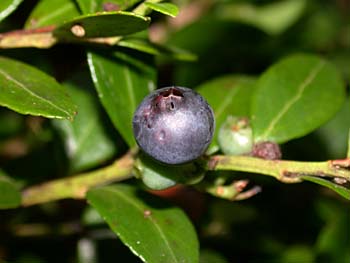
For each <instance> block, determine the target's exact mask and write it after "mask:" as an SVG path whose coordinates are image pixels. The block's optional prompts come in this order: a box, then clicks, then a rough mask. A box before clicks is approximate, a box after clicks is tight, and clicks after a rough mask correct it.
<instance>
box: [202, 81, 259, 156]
mask: <svg viewBox="0 0 350 263" xmlns="http://www.w3.org/2000/svg"><path fill="white" fill-rule="evenodd" d="M255 84H256V81H255V78H253V77H248V76H240V75H227V76H222V77H218V78H215V79H213V80H210V81H208V82H205V83H203V84H202V85H200V86H199V87H197V88H196V90H197V91H198V92H199V93H200V94H202V95H203V96H204V98H206V100H207V101H208V103H209V104H210V106H211V107H212V109H213V111H214V114H215V124H216V128H215V133H214V137H213V141H212V143H211V145H210V146H209V153H213V152H215V151H217V150H218V149H219V146H218V143H217V135H218V132H219V128H220V127H221V125H222V124H223V123H224V121H225V119H226V117H227V116H228V115H233V116H238V117H247V116H249V114H250V112H249V111H250V101H251V97H252V94H253V93H254V88H255Z"/></svg>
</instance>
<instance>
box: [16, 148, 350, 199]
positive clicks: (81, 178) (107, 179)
mask: <svg viewBox="0 0 350 263" xmlns="http://www.w3.org/2000/svg"><path fill="white" fill-rule="evenodd" d="M134 158H135V156H134V153H128V154H126V155H125V156H123V157H122V158H121V159H118V160H117V161H115V162H114V163H113V164H112V165H110V166H107V167H104V168H102V169H98V170H96V171H92V172H87V173H83V174H78V175H76V176H73V177H68V178H62V179H58V180H54V181H50V182H46V183H43V184H41V185H34V186H32V187H29V188H27V189H25V190H24V191H23V195H22V205H23V206H30V205H35V204H41V203H45V202H50V201H55V200H60V199H65V198H76V199H79V198H84V197H85V193H86V192H87V191H88V190H89V189H90V188H92V187H94V186H97V185H101V184H107V183H111V182H117V181H122V180H125V179H128V178H130V177H132V169H133V164H134ZM348 163H349V159H345V160H332V161H325V162H298V161H284V160H274V161H271V160H264V159H259V158H254V157H248V156H223V155H216V156H212V157H211V158H210V159H209V160H208V161H207V162H206V165H207V169H208V170H212V171H219V170H230V171H241V172H250V173H256V174H263V175H268V176H272V177H274V178H276V179H277V180H279V181H281V182H283V183H299V182H301V181H302V178H301V177H302V176H304V175H312V176H318V177H330V178H343V179H344V180H346V181H350V170H349V167H348V166H347V165H346V164H348ZM340 164H343V165H340ZM344 166H345V167H344ZM232 189H234V190H236V188H232ZM232 189H231V191H232ZM216 190H217V189H216ZM255 190H256V191H255ZM255 190H254V191H252V192H251V193H249V192H248V194H246V195H247V196H249V194H255V193H256V192H257V191H258V190H259V189H258V188H256V189H255ZM235 192H236V191H235ZM243 193H244V192H242V193H240V192H239V191H237V194H238V195H239V194H243ZM234 195H235V194H234ZM242 198H243V199H244V198H246V196H245V195H242V196H240V197H239V196H236V199H242Z"/></svg>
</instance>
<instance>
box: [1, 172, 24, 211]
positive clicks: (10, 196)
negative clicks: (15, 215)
mask: <svg viewBox="0 0 350 263" xmlns="http://www.w3.org/2000/svg"><path fill="white" fill-rule="evenodd" d="M0 193H1V194H0V209H8V208H16V207H18V206H19V205H20V204H21V193H20V192H19V191H18V189H17V186H16V185H15V184H14V183H13V182H12V181H11V180H10V179H9V178H7V177H6V176H5V174H4V173H3V172H2V171H0Z"/></svg>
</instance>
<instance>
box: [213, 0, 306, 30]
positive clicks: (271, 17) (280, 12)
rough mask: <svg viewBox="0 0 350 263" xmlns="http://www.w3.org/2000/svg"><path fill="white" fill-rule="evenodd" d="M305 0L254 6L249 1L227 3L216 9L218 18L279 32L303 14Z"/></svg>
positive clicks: (286, 0) (290, 0) (287, 0)
mask: <svg viewBox="0 0 350 263" xmlns="http://www.w3.org/2000/svg"><path fill="white" fill-rule="evenodd" d="M305 7H306V1H305V0H285V1H277V2H273V3H269V4H266V5H264V6H255V5H253V4H251V3H244V2H242V3H229V4H225V5H223V6H222V7H221V8H219V9H218V14H219V15H220V18H225V19H230V20H234V21H239V22H243V23H246V24H250V25H254V26H256V27H257V28H260V29H262V30H264V31H265V32H267V33H269V34H279V33H282V32H283V31H285V30H286V29H287V28H288V27H290V26H291V25H292V24H294V23H295V22H296V21H297V20H298V19H299V18H300V17H301V15H302V14H303V12H304V10H305Z"/></svg>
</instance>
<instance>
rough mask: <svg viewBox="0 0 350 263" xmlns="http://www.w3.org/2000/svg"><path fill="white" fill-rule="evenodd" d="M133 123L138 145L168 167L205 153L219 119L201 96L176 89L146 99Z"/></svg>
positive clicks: (154, 92)
mask: <svg viewBox="0 0 350 263" xmlns="http://www.w3.org/2000/svg"><path fill="white" fill-rule="evenodd" d="M132 124H133V131H134V136H135V139H136V142H137V144H138V145H139V146H140V148H141V149H142V150H143V151H144V152H146V153H147V154H148V155H150V156H152V157H153V158H154V159H156V160H158V161H160V162H162V163H165V164H182V163H187V162H190V161H193V160H195V159H197V158H198V157H200V156H201V155H202V154H204V152H205V150H206V149H207V148H208V146H209V144H210V142H211V140H212V137H213V133H214V127H215V120H214V114H213V111H212V109H211V107H210V106H209V105H208V103H207V102H206V101H205V100H204V98H203V97H202V96H201V95H199V94H198V93H196V92H195V91H193V90H191V89H188V88H183V87H176V86H173V87H166V88H162V89H158V90H155V91H153V92H152V93H150V94H149V95H148V96H146V97H145V98H144V99H143V101H142V102H141V104H140V105H139V107H138V108H137V109H136V111H135V113H134V118H133V123H132Z"/></svg>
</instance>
